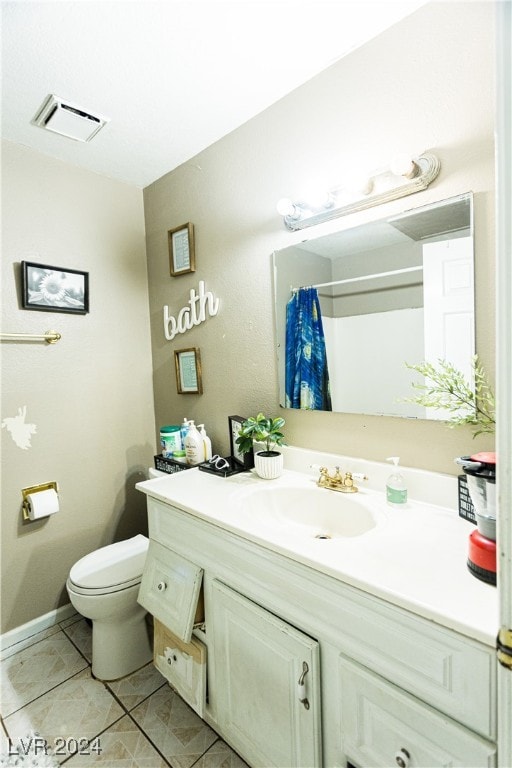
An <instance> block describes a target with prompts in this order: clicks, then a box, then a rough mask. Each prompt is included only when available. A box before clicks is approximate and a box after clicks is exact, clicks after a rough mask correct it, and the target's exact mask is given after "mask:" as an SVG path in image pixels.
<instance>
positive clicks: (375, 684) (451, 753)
mask: <svg viewBox="0 0 512 768" xmlns="http://www.w3.org/2000/svg"><path fill="white" fill-rule="evenodd" d="M340 686H341V689H340V690H341V738H342V751H343V752H344V753H345V755H346V757H347V759H348V760H349V761H350V764H353V765H355V766H358V767H359V768H366V767H367V766H372V768H379V766H380V768H390V766H395V768H396V766H397V765H398V766H401V768H407V767H408V766H410V768H413V767H414V768H456V766H457V767H458V768H469V766H471V768H491V766H495V765H496V749H495V746H494V744H491V743H490V742H488V741H485V740H484V739H482V738H480V737H479V736H477V735H476V734H474V733H472V732H471V731H469V730H468V729H467V728H464V727H463V726H461V725H459V724H458V723H456V722H455V721H454V720H450V719H449V718H447V717H445V716H443V715H441V714H440V713H438V712H436V711H435V710H434V709H432V708H431V707H429V706H427V705H426V704H423V702H420V701H419V700H418V699H415V698H414V697H413V696H410V695H409V694H407V693H405V692H404V691H401V690H400V689H399V688H397V687H396V686H394V685H392V684H391V683H389V682H387V681H386V680H384V679H383V678H381V677H379V676H378V675H375V674H374V673H373V672H370V671H369V670H367V669H365V668H364V667H361V666H359V665H358V664H355V663H354V662H353V661H350V660H349V659H346V658H344V657H341V660H340Z"/></svg>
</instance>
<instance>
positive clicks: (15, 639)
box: [0, 603, 76, 651]
mask: <svg viewBox="0 0 512 768" xmlns="http://www.w3.org/2000/svg"><path fill="white" fill-rule="evenodd" d="M75 613H76V611H75V609H74V608H73V606H72V605H71V603H66V605H61V607H60V608H56V609H55V610H53V611H49V612H48V613H45V614H43V616H38V617H37V619H32V621H28V622H27V623H26V624H22V625H21V626H20V627H16V628H15V629H11V630H9V632H4V634H3V635H0V651H5V649H6V648H10V646H11V645H16V643H21V642H22V641H23V640H27V639H28V638H29V637H32V635H37V633H38V632H43V631H44V630H45V629H48V628H49V627H53V626H54V625H55V624H58V623H59V622H60V621H65V620H66V619H69V618H70V616H73V614H75Z"/></svg>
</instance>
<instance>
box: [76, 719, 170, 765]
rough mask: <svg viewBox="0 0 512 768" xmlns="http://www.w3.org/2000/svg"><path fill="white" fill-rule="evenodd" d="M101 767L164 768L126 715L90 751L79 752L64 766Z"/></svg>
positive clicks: (153, 749) (82, 750) (159, 758)
mask: <svg viewBox="0 0 512 768" xmlns="http://www.w3.org/2000/svg"><path fill="white" fill-rule="evenodd" d="M90 765H103V766H108V768H167V766H168V764H167V763H166V761H165V760H164V759H163V758H162V756H161V755H159V754H158V752H157V751H156V749H155V748H154V747H153V745H152V744H151V742H150V741H149V740H148V739H147V738H146V737H145V736H144V734H143V733H141V731H140V730H139V728H138V727H137V726H136V725H135V723H134V722H133V720H132V719H131V718H130V717H129V716H128V715H125V716H124V717H123V718H122V719H121V720H118V721H117V722H116V723H114V725H112V726H110V728H108V729H107V730H106V731H105V732H104V733H102V734H101V735H100V736H99V737H98V738H97V739H94V740H93V742H92V743H91V745H90V746H89V747H86V748H85V749H81V750H80V751H79V752H77V754H76V755H74V756H73V757H72V758H71V759H70V760H68V761H67V762H66V768H68V766H69V768H86V767H87V766H90Z"/></svg>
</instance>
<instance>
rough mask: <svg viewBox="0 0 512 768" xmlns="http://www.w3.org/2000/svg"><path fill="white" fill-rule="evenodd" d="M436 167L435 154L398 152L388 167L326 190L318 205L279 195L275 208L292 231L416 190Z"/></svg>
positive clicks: (432, 175)
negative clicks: (294, 200) (408, 154)
mask: <svg viewBox="0 0 512 768" xmlns="http://www.w3.org/2000/svg"><path fill="white" fill-rule="evenodd" d="M440 170H441V163H440V161H439V159H438V158H437V157H436V156H435V155H432V154H427V153H425V154H423V155H419V157H416V158H412V157H409V156H405V155H398V156H397V157H395V158H394V159H393V161H392V162H391V163H390V165H389V167H388V168H385V169H384V170H380V171H375V172H374V173H373V174H370V175H369V176H368V177H367V178H364V179H362V178H359V179H358V180H357V183H352V184H347V185H344V186H343V185H342V186H339V187H336V188H334V189H332V190H330V191H329V192H327V193H326V195H324V199H325V202H324V203H322V204H321V205H318V204H315V203H312V202H311V201H299V202H293V201H292V200H289V199H288V198H283V199H281V200H279V202H278V204H277V211H278V213H279V214H280V215H281V216H282V217H283V221H284V224H285V226H286V227H287V229H289V230H290V231H292V232H294V231H296V230H299V229H305V228H306V227H312V226H313V225H315V224H322V223H323V222H324V221H329V220H331V219H336V218H338V217H339V216H346V215H347V214H349V213H355V212H356V211H362V210H365V209H366V208H371V207H372V206H374V205H380V204H381V203H387V202H389V201H391V200H396V199H397V198H399V197H406V196H407V195H412V194H414V192H420V191H421V190H423V189H426V188H427V187H428V186H429V184H430V183H431V182H432V181H434V179H435V178H436V177H437V176H438V175H439V171H440Z"/></svg>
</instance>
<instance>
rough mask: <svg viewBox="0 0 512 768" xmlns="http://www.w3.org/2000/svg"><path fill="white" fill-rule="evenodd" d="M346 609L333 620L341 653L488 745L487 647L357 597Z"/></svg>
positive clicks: (491, 717)
mask: <svg viewBox="0 0 512 768" xmlns="http://www.w3.org/2000/svg"><path fill="white" fill-rule="evenodd" d="M351 602H352V601H351ZM347 608H348V610H347V609H346V608H344V609H342V613H341V612H340V614H341V615H340V617H339V620H340V627H341V628H342V631H341V633H340V640H341V643H340V650H341V651H342V652H343V653H344V654H346V655H347V656H350V657H351V658H353V659H355V660H356V661H358V662H359V663H360V664H363V665H364V666H365V667H368V668H369V669H371V670H372V671H374V672H376V673H377V674H378V675H381V676H382V677H385V678H386V679H387V680H389V681H391V682H392V683H395V684H396V685H398V686H399V687H400V688H403V689H405V690H406V691H408V692H409V693H412V694H413V696H415V697H417V698H419V699H421V700H422V701H426V702H427V703H428V704H430V705H431V706H433V707H434V708H435V709H439V710H441V711H442V712H444V713H445V714H447V715H449V716H450V717H452V718H454V719H455V720H458V721H459V722H460V723H462V724H464V725H466V726H468V727H469V728H471V730H474V731H476V732H477V733H480V734H481V735H482V736H485V737H486V738H490V739H492V740H494V738H495V736H496V707H495V699H496V685H495V682H496V681H495V667H496V661H495V654H494V653H493V650H492V649H491V648H487V647H486V646H483V645H481V644H480V643H477V642H476V641H472V640H469V639H468V638H466V637H462V636H461V635H458V634H457V633H456V632H453V631H452V630H449V629H446V628H444V627H440V626H439V625H436V624H434V623H433V622H431V621H427V620H426V619H422V618H420V617H418V616H414V615H413V614H410V613H408V612H406V611H403V610H401V609H400V608H395V607H393V606H390V605H387V604H386V603H383V602H382V601H378V600H375V599H373V598H368V597H366V596H363V595H360V596H358V597H357V598H356V599H354V600H353V603H352V606H351V607H348V606H347Z"/></svg>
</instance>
